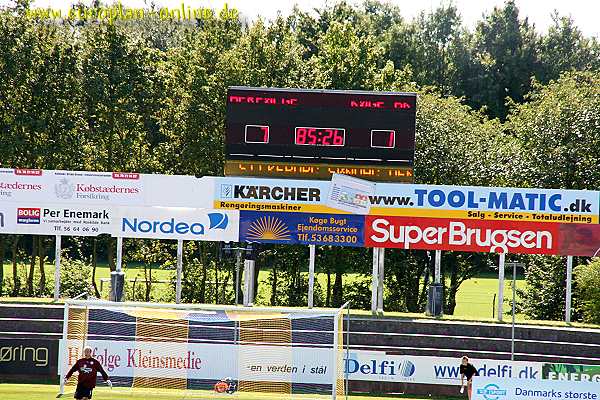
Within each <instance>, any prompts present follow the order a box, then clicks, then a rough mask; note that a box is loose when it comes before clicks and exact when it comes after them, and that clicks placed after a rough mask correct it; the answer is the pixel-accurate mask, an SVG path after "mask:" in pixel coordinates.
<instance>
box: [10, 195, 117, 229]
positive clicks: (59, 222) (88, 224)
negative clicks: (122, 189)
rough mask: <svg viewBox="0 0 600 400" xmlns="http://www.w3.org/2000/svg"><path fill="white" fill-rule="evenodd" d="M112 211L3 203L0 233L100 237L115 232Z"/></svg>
mask: <svg viewBox="0 0 600 400" xmlns="http://www.w3.org/2000/svg"><path fill="white" fill-rule="evenodd" d="M112 224H113V207H111V206H108V205H105V206H102V205H95V204H91V205H88V206H85V205H79V204H50V203H45V202H36V203H1V204H0V233H12V234H30V235H67V236H69V235H70V236H97V235H100V234H110V233H111V232H112V230H113V228H112Z"/></svg>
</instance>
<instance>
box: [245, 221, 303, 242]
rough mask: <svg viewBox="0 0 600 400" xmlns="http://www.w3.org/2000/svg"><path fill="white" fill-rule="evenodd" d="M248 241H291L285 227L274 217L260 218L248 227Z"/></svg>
mask: <svg viewBox="0 0 600 400" xmlns="http://www.w3.org/2000/svg"><path fill="white" fill-rule="evenodd" d="M246 237H247V238H248V239H262V240H291V238H292V236H291V233H290V230H289V229H288V227H287V225H286V224H285V223H284V222H283V221H282V220H280V219H279V218H276V217H270V216H269V217H260V218H259V219H257V220H256V221H253V222H252V223H251V224H250V226H249V227H248V234H247V235H246Z"/></svg>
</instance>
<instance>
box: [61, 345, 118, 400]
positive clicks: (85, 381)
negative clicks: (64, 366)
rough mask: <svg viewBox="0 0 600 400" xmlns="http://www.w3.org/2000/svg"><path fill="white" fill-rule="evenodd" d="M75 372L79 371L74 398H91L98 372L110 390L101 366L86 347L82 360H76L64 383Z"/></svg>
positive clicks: (88, 399) (108, 381) (109, 383)
mask: <svg viewBox="0 0 600 400" xmlns="http://www.w3.org/2000/svg"><path fill="white" fill-rule="evenodd" d="M75 371H79V375H78V376H77V389H75V398H76V399H80V400H90V399H91V398H92V390H93V389H94V388H95V387H96V376H97V374H98V372H100V374H102V378H103V379H104V380H105V381H106V384H107V385H108V386H110V387H111V388H112V383H111V382H110V379H108V374H107V373H106V372H105V371H104V368H102V364H100V362H99V361H98V360H96V359H95V358H92V348H91V347H86V348H84V349H83V358H80V359H79V360H77V362H76V363H75V364H74V365H73V367H72V368H71V369H70V370H69V372H68V373H67V375H66V376H65V383H67V381H68V380H69V378H70V377H71V375H73V373H74V372H75Z"/></svg>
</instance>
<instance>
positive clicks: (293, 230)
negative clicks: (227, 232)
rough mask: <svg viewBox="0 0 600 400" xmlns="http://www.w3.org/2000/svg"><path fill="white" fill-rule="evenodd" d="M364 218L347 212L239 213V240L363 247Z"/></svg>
mask: <svg viewBox="0 0 600 400" xmlns="http://www.w3.org/2000/svg"><path fill="white" fill-rule="evenodd" d="M364 225H365V217H364V216H362V215H347V214H339V215H337V214H308V213H291V212H256V211H241V212H240V241H242V242H258V243H275V244H317V245H333V246H350V247H363V246H364Z"/></svg>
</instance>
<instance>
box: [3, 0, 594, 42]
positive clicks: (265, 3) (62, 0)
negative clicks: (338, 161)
mask: <svg viewBox="0 0 600 400" xmlns="http://www.w3.org/2000/svg"><path fill="white" fill-rule="evenodd" d="M11 1H12V0H0V5H5V4H10V2H11ZM147 1H150V0H147ZM183 1H184V3H185V6H186V8H187V6H190V7H193V8H198V7H210V8H219V9H220V8H221V7H222V6H223V4H224V3H225V1H218V0H183ZM72 2H73V0H34V1H33V4H34V7H48V6H50V7H53V8H61V9H67V8H69V6H70V4H71V3H72ZM83 2H84V3H88V4H89V3H90V0H84V1H83ZM109 2H110V0H109ZM121 2H122V4H123V5H124V6H126V7H143V6H144V0H122V1H121ZM154 2H155V4H157V5H159V6H167V7H180V6H181V2H182V0H154ZM327 2H329V3H332V1H331V0H329V1H328V0H229V1H227V3H228V5H229V6H230V7H234V8H237V9H238V10H239V11H240V12H242V13H243V14H245V15H247V16H249V17H251V18H254V17H256V16H258V15H261V16H263V17H265V18H273V17H274V16H276V15H277V12H278V11H281V12H282V13H283V14H287V13H289V11H290V10H291V9H292V7H293V6H294V5H295V4H298V5H299V7H300V8H301V9H303V10H311V9H312V8H314V7H319V6H322V5H324V4H325V3H327ZM350 2H352V3H356V1H350ZM388 2H390V3H392V4H395V5H397V6H399V7H400V8H401V9H402V11H403V14H404V15H405V16H406V17H408V18H411V17H413V16H415V15H416V14H418V13H419V12H420V11H422V10H426V11H428V10H430V9H435V8H436V7H437V6H439V5H440V4H448V2H449V0H420V1H419V0H388ZM503 2H504V1H503V0H454V1H453V3H454V4H455V5H456V6H457V7H458V9H459V11H460V13H461V15H462V17H463V20H464V21H465V23H466V24H467V26H469V27H473V26H474V24H475V22H476V21H477V20H478V19H480V18H481V15H482V14H483V13H487V12H489V11H491V10H492V9H493V8H494V6H499V5H502V4H503ZM517 5H518V7H519V9H520V11H521V15H522V16H527V17H528V18H529V20H530V21H531V22H533V23H535V25H536V28H537V30H538V31H539V32H545V31H546V30H547V29H548V26H549V25H550V24H551V22H552V19H551V16H550V15H551V13H552V11H553V10H558V11H559V13H560V14H561V15H570V16H571V17H572V18H573V19H574V20H575V22H576V24H577V26H578V27H579V28H580V29H581V30H582V31H583V33H584V34H585V35H586V36H595V37H597V38H600V21H599V16H600V0H568V1H565V0H517Z"/></svg>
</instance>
